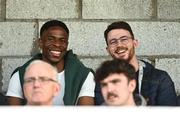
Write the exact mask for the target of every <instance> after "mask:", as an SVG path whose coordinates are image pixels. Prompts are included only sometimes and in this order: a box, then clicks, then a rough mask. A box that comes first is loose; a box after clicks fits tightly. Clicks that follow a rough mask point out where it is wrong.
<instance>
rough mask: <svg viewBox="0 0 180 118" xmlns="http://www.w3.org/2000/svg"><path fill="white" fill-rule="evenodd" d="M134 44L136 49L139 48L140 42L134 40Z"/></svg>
mask: <svg viewBox="0 0 180 118" xmlns="http://www.w3.org/2000/svg"><path fill="white" fill-rule="evenodd" d="M133 43H134V47H135V48H137V47H139V41H138V40H137V39H134V40H133Z"/></svg>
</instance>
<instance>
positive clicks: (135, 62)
mask: <svg viewBox="0 0 180 118" xmlns="http://www.w3.org/2000/svg"><path fill="white" fill-rule="evenodd" d="M129 63H130V64H131V65H133V66H134V68H135V71H136V72H137V71H138V70H139V63H138V59H137V57H136V56H135V55H134V56H133V58H132V59H131V60H130V61H129Z"/></svg>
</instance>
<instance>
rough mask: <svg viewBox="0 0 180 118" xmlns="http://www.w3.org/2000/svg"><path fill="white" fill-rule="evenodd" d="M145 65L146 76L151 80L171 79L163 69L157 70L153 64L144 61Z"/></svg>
mask: <svg viewBox="0 0 180 118" xmlns="http://www.w3.org/2000/svg"><path fill="white" fill-rule="evenodd" d="M143 62H144V64H145V67H144V75H145V76H148V77H150V78H151V79H158V80H163V79H170V76H169V74H168V73H167V72H166V71H164V70H161V69H158V68H155V67H154V66H153V65H152V64H150V63H148V62H145V61H143Z"/></svg>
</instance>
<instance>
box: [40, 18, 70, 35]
mask: <svg viewBox="0 0 180 118" xmlns="http://www.w3.org/2000/svg"><path fill="white" fill-rule="evenodd" d="M53 26H59V27H62V28H63V29H64V30H65V31H66V32H67V34H68V35H69V29H68V27H67V26H66V24H65V23H63V22H62V21H59V20H50V21H47V22H46V23H45V24H43V26H42V27H41V30H40V36H42V34H43V32H44V31H46V30H48V29H49V28H50V27H53Z"/></svg>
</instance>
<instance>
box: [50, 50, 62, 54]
mask: <svg viewBox="0 0 180 118" xmlns="http://www.w3.org/2000/svg"><path fill="white" fill-rule="evenodd" d="M51 52H52V53H54V54H60V53H61V52H59V51H51Z"/></svg>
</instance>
